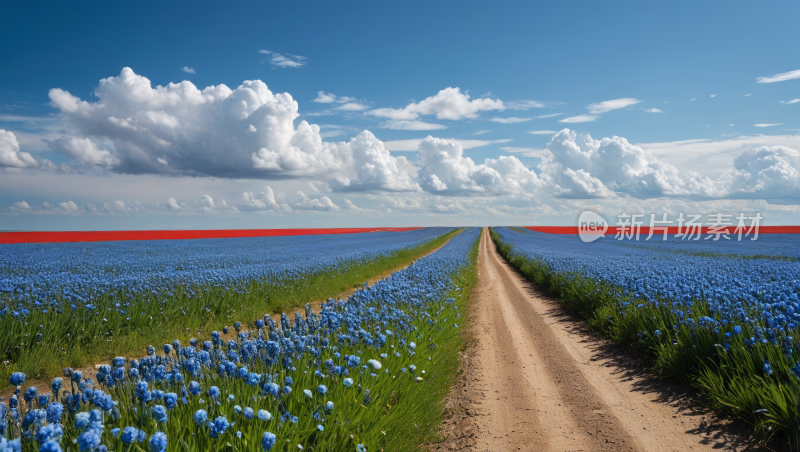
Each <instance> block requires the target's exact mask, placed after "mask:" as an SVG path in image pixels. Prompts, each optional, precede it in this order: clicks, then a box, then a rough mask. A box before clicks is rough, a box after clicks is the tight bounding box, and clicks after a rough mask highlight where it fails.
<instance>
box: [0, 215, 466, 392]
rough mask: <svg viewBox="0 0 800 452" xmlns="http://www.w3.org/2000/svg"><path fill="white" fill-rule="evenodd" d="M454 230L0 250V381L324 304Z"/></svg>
mask: <svg viewBox="0 0 800 452" xmlns="http://www.w3.org/2000/svg"><path fill="white" fill-rule="evenodd" d="M448 232H450V234H449V235H448ZM452 232H453V230H452V229H450V228H426V229H418V230H412V231H404V232H373V233H367V234H345V235H313V236H312V235H308V236H293V237H253V238H224V239H202V240H154V241H147V240H143V241H116V242H92V243H26V244H13V245H0V331H3V334H2V335H0V353H1V355H0V357H1V358H2V361H3V364H2V365H0V378H2V379H3V380H6V381H7V379H8V378H9V376H10V372H11V369H12V368H14V369H16V370H18V371H22V372H25V373H27V374H29V375H32V376H39V375H44V376H46V375H51V376H52V375H56V374H58V373H60V370H61V368H63V367H65V366H83V365H85V364H93V363H95V362H97V358H101V359H110V358H111V357H114V356H118V355H121V354H122V355H124V354H126V353H129V351H130V350H143V349H144V347H145V346H147V345H148V344H151V343H159V342H163V341H167V340H169V341H171V340H173V339H176V338H178V339H181V340H184V341H185V340H188V339H189V338H190V337H191V335H196V334H198V331H203V330H205V331H206V334H208V332H210V331H211V330H210V329H209V328H212V329H213V328H222V327H223V326H224V325H226V324H232V323H233V321H235V320H237V319H253V318H256V317H258V316H261V315H263V314H265V313H280V312H281V311H283V310H284V309H287V308H289V307H293V306H301V305H303V304H304V303H306V302H309V301H313V300H324V299H326V298H328V297H330V296H332V295H334V294H336V293H340V292H343V291H345V290H347V289H350V288H352V287H356V286H358V285H359V284H361V283H363V282H364V281H365V280H367V279H369V278H371V277H374V276H376V275H378V274H380V273H382V272H384V271H388V270H391V269H393V268H396V267H397V266H400V265H402V264H405V263H407V262H410V260H411V259H414V258H416V257H418V256H420V255H422V254H424V253H425V252H428V251H430V250H432V249H435V248H436V247H437V246H440V245H441V244H442V243H444V242H445V241H446V240H447V238H448V237H449V236H451V235H452Z"/></svg>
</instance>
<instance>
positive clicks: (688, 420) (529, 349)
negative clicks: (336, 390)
mask: <svg viewBox="0 0 800 452" xmlns="http://www.w3.org/2000/svg"><path fill="white" fill-rule="evenodd" d="M478 262H479V271H480V278H479V283H478V287H477V289H476V293H475V296H474V298H473V306H472V315H471V319H472V320H471V321H472V322H473V334H474V336H475V340H474V341H473V343H472V345H471V346H470V347H468V351H467V355H466V356H465V365H464V371H465V373H464V374H463V375H462V377H461V379H460V380H459V383H458V384H457V386H456V387H455V388H454V390H453V391H451V393H452V394H453V395H452V396H451V400H450V402H449V403H448V404H449V406H448V409H449V410H451V412H453V413H454V416H453V418H451V419H450V420H449V421H448V422H447V423H446V424H445V432H444V433H445V435H447V436H448V440H447V442H445V443H443V444H441V445H439V449H440V450H475V451H481V452H482V451H492V452H494V451H510V450H523V451H689V450H692V451H696V450H741V449H742V448H741V447H738V446H737V445H734V443H736V441H734V440H731V438H730V435H729V434H727V433H725V431H724V430H725V429H722V430H719V429H715V428H712V424H711V423H710V422H709V421H710V420H711V419H709V418H708V415H707V414H705V413H701V412H697V411H693V410H685V407H683V408H682V407H679V406H676V405H677V404H674V403H673V404H668V403H665V402H664V400H661V399H663V395H664V389H663V388H661V389H659V390H658V391H656V390H652V391H651V390H647V389H645V388H647V387H648V386H647V385H648V384H649V383H648V382H647V381H646V380H647V379H648V377H646V376H645V375H631V373H630V372H625V371H624V370H625V366H620V365H618V364H619V360H620V359H622V360H624V355H621V354H617V356H609V354H608V353H603V352H602V346H603V345H607V344H608V343H607V341H604V340H603V339H601V338H598V337H597V336H595V335H593V334H591V333H590V332H588V331H587V330H586V329H585V327H582V326H577V322H576V321H575V318H574V316H568V318H565V317H564V309H563V307H561V306H559V305H558V304H557V303H556V302H554V301H553V300H550V299H548V298H547V297H543V296H541V295H540V294H538V293H537V292H536V291H535V290H534V289H533V288H532V287H531V285H530V283H528V282H527V281H526V280H524V279H523V278H522V277H521V276H520V275H519V274H518V273H517V272H516V271H515V270H514V269H513V268H512V267H511V266H510V265H509V264H508V263H507V262H506V261H505V260H504V259H503V258H502V257H501V256H500V255H499V254H498V253H497V251H496V249H495V247H494V244H493V243H492V242H491V238H490V236H489V231H488V230H484V234H483V236H482V239H481V243H480V254H479V258H478ZM598 341H599V342H600V345H598ZM673 401H674V399H673Z"/></svg>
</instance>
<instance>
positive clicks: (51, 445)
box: [0, 439, 61, 452]
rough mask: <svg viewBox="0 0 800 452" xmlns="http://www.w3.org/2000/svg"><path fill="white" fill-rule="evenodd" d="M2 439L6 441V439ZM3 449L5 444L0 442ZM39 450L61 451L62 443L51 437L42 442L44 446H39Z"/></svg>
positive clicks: (48, 451) (41, 451)
mask: <svg viewBox="0 0 800 452" xmlns="http://www.w3.org/2000/svg"><path fill="white" fill-rule="evenodd" d="M2 441H5V439H3V440H2ZM2 450H4V449H3V445H2V443H0V451H2ZM39 452H61V445H60V444H58V442H57V441H54V440H52V439H49V440H47V441H45V442H44V443H42V446H41V447H39Z"/></svg>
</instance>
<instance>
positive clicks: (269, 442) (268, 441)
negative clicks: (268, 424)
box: [261, 432, 277, 452]
mask: <svg viewBox="0 0 800 452" xmlns="http://www.w3.org/2000/svg"><path fill="white" fill-rule="evenodd" d="M276 439H277V438H276V437H275V435H274V434H272V433H270V432H264V435H263V436H262V437H261V448H262V449H264V451H265V452H266V451H269V450H270V449H272V446H274V445H275V441H276Z"/></svg>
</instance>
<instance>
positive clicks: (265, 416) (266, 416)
mask: <svg viewBox="0 0 800 452" xmlns="http://www.w3.org/2000/svg"><path fill="white" fill-rule="evenodd" d="M257 416H258V418H259V419H261V420H262V421H268V420H270V419H272V414H270V412H269V411H267V410H258V414H257Z"/></svg>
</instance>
